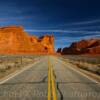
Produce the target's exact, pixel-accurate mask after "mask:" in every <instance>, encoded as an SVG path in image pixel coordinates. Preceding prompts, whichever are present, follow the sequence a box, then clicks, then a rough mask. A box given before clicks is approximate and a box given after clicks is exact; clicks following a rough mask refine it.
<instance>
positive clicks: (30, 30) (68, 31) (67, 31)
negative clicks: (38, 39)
mask: <svg viewBox="0 0 100 100" xmlns="http://www.w3.org/2000/svg"><path fill="white" fill-rule="evenodd" d="M24 31H26V32H59V33H84V34H85V33H97V34H98V33H99V34H100V31H72V30H33V29H25V30H24Z"/></svg>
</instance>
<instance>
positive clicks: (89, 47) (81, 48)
mask: <svg viewBox="0 0 100 100" xmlns="http://www.w3.org/2000/svg"><path fill="white" fill-rule="evenodd" d="M62 54H100V39H89V40H81V41H79V42H74V43H72V44H71V46H70V47H65V48H63V50H62Z"/></svg>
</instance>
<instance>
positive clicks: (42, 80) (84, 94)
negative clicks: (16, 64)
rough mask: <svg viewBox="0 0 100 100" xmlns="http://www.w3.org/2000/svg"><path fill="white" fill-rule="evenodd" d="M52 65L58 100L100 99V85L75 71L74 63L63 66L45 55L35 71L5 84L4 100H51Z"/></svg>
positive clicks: (0, 87)
mask: <svg viewBox="0 0 100 100" xmlns="http://www.w3.org/2000/svg"><path fill="white" fill-rule="evenodd" d="M48 60H49V63H50V64H49V63H48ZM49 65H50V67H52V75H53V79H52V78H51V80H54V82H55V83H54V86H53V87H54V88H55V90H56V93H55V94H56V95H55V96H57V98H55V100H100V84H98V83H95V82H94V81H92V80H90V79H88V78H87V77H85V76H84V75H82V74H80V73H78V72H77V71H75V70H72V69H71V68H70V67H72V65H71V64H69V63H63V62H62V61H61V60H60V59H59V58H57V57H53V56H50V57H49V59H48V57H44V56H43V59H42V60H40V61H39V62H38V63H37V64H35V65H33V66H32V67H31V68H29V69H28V70H26V71H24V72H22V73H20V74H19V75H17V76H15V77H13V78H12V79H10V80H8V81H7V82H5V83H3V84H1V85H0V100H51V99H50V98H48V92H49V93H51V92H50V91H49V90H48V79H49V78H48V75H49V74H48V73H49V71H48V67H49ZM50 84H51V83H49V85H50ZM51 88H52V85H51ZM54 88H52V89H51V90H54ZM53 96H54V95H52V98H53Z"/></svg>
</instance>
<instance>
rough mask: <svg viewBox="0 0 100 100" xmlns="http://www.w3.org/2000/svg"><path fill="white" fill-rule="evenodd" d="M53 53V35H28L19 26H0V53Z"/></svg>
mask: <svg viewBox="0 0 100 100" xmlns="http://www.w3.org/2000/svg"><path fill="white" fill-rule="evenodd" d="M9 53H10V54H18V53H20V54H25V53H27V54H29V53H32V54H34V53H38V54H39V53H41V54H42V53H54V36H53V35H51V36H49V35H45V36H43V37H40V38H38V37H36V36H34V35H33V36H30V35H28V33H26V32H24V29H23V27H21V26H7V27H1V28H0V54H9Z"/></svg>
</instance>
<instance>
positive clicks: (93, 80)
mask: <svg viewBox="0 0 100 100" xmlns="http://www.w3.org/2000/svg"><path fill="white" fill-rule="evenodd" d="M57 60H58V61H59V62H60V63H62V60H59V59H57ZM64 65H65V66H66V64H65V63H64ZM67 67H68V68H69V69H72V70H73V71H76V72H77V73H79V74H81V75H82V76H84V77H86V78H87V79H89V80H91V81H92V82H95V83H97V84H99V85H100V82H98V81H96V80H95V79H93V78H91V77H89V76H87V75H85V74H84V73H82V72H80V71H78V70H76V69H75V68H72V67H69V66H67Z"/></svg>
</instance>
